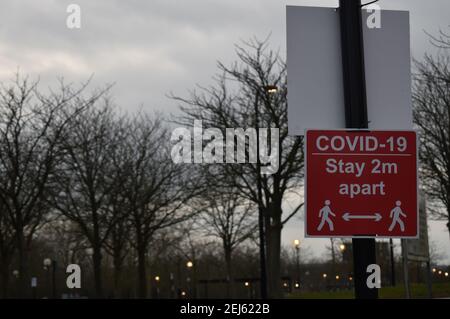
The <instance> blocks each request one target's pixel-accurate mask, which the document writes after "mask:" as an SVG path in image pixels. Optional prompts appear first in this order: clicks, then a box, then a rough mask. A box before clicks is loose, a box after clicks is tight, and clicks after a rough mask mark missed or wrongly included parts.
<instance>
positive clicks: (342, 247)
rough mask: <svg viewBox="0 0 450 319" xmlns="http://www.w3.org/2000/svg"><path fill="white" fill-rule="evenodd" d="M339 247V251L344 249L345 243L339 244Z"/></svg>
mask: <svg viewBox="0 0 450 319" xmlns="http://www.w3.org/2000/svg"><path fill="white" fill-rule="evenodd" d="M339 249H340V250H341V252H344V250H345V245H344V244H340V245H339Z"/></svg>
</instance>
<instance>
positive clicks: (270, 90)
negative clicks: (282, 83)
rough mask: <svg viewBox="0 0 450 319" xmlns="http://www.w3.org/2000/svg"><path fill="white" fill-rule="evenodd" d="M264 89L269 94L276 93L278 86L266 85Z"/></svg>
mask: <svg viewBox="0 0 450 319" xmlns="http://www.w3.org/2000/svg"><path fill="white" fill-rule="evenodd" d="M264 90H265V91H266V92H267V93H269V94H275V93H277V92H278V87H277V86H276V85H266V86H265V87H264Z"/></svg>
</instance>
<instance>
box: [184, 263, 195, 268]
mask: <svg viewBox="0 0 450 319" xmlns="http://www.w3.org/2000/svg"><path fill="white" fill-rule="evenodd" d="M186 266H187V267H188V268H192V267H194V263H193V262H192V261H188V262H187V263H186Z"/></svg>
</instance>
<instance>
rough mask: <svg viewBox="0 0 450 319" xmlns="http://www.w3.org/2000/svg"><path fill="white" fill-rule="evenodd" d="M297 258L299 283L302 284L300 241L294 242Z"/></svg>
mask: <svg viewBox="0 0 450 319" xmlns="http://www.w3.org/2000/svg"><path fill="white" fill-rule="evenodd" d="M294 248H295V257H296V262H297V282H300V240H298V239H295V240H294Z"/></svg>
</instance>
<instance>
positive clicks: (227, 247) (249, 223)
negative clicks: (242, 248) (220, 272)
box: [201, 185, 257, 297]
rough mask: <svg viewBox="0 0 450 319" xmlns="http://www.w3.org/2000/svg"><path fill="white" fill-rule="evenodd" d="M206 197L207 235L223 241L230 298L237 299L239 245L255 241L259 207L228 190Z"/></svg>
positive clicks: (218, 191)
mask: <svg viewBox="0 0 450 319" xmlns="http://www.w3.org/2000/svg"><path fill="white" fill-rule="evenodd" d="M212 187H213V186H212V185H211V189H213V188H212ZM202 197H203V203H204V205H205V208H204V210H203V214H202V215H201V220H202V221H203V225H205V227H204V231H205V233H206V235H209V236H213V237H217V238H219V239H220V241H221V243H222V248H223V253H224V259H225V265H226V274H227V281H228V290H227V294H228V297H230V296H231V297H234V289H233V287H234V286H233V282H234V275H233V269H232V254H233V252H234V250H235V249H236V248H237V247H238V246H239V244H241V243H243V242H244V241H246V240H247V239H249V238H251V237H253V236H254V235H255V232H256V231H257V223H256V219H255V217H256V215H255V205H254V204H253V203H252V202H249V201H248V200H247V199H246V198H243V197H242V196H241V195H240V194H239V193H237V192H233V191H229V190H224V189H222V190H221V189H217V188H215V189H214V190H213V191H211V192H208V193H206V194H205V195H204V196H202ZM252 204H253V205H252Z"/></svg>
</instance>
